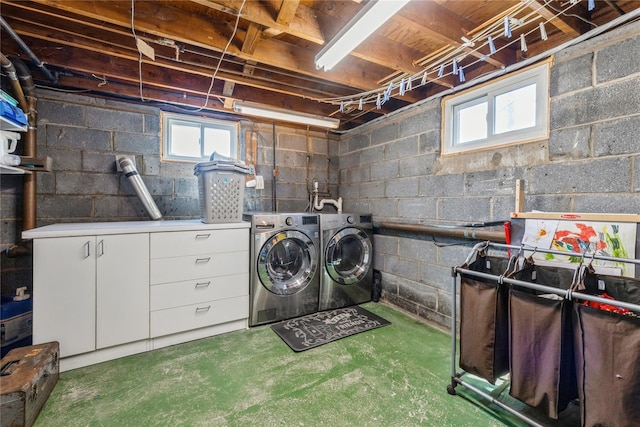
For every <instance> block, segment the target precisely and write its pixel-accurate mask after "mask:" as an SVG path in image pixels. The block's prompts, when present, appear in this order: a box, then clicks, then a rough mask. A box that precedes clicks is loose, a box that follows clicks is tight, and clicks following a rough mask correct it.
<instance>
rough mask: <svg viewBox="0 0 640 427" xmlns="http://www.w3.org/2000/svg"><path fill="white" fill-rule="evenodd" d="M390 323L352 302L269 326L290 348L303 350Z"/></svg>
mask: <svg viewBox="0 0 640 427" xmlns="http://www.w3.org/2000/svg"><path fill="white" fill-rule="evenodd" d="M390 324H391V322H389V321H387V320H385V319H383V318H382V317H380V316H378V315H376V314H373V313H371V312H370V311H368V310H365V309H364V308H362V307H360V306H357V305H354V306H350V307H345V308H339V309H335V310H327V311H321V312H319V313H313V314H309V315H306V316H303V317H297V318H295V319H289V320H284V321H282V322H280V323H276V324H274V325H272V326H271V329H273V330H274V332H275V333H276V334H278V335H279V336H280V338H282V340H283V341H284V342H286V343H287V345H288V346H289V347H291V349H292V350H293V351H304V350H309V349H310V348H314V347H318V346H320V345H323V344H326V343H329V342H331V341H335V340H338V339H340V338H344V337H348V336H350V335H355V334H358V333H360V332H364V331H368V330H370V329H375V328H380V327H382V326H386V325H390Z"/></svg>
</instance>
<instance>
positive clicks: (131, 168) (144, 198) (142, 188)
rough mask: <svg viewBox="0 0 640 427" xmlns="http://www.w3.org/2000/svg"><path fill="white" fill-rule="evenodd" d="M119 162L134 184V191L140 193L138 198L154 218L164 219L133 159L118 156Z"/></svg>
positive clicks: (125, 174)
mask: <svg viewBox="0 0 640 427" xmlns="http://www.w3.org/2000/svg"><path fill="white" fill-rule="evenodd" d="M118 164H119V165H120V168H121V169H122V172H124V176H126V177H127V178H128V180H129V181H130V182H131V185H132V186H133V189H134V191H135V192H136V194H137V195H138V198H139V199H140V201H141V202H142V205H143V206H144V208H145V210H146V211H147V213H148V214H149V216H150V217H151V219H153V220H159V219H162V214H161V213H160V210H159V209H158V206H157V205H156V202H154V201H153V198H152V197H151V194H149V190H148V189H147V186H146V185H144V181H142V178H140V174H139V173H138V170H137V169H136V166H135V165H134V164H133V161H132V160H131V159H130V158H128V157H125V156H122V157H119V158H118Z"/></svg>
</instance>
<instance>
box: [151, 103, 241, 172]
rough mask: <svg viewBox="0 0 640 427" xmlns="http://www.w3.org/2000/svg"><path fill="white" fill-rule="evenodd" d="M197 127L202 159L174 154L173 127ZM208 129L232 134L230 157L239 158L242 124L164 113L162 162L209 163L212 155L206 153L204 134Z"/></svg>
mask: <svg viewBox="0 0 640 427" xmlns="http://www.w3.org/2000/svg"><path fill="white" fill-rule="evenodd" d="M174 124H176V125H186V126H197V127H199V129H200V141H199V143H200V153H201V154H202V155H201V157H193V156H180V155H177V154H171V153H172V142H173V141H172V140H171V127H172V125H174ZM206 129H216V130H225V131H228V132H229V133H230V147H229V152H230V154H231V155H230V157H231V158H233V159H237V158H238V146H239V144H240V141H239V135H240V123H239V122H234V121H228V120H218V119H211V118H207V117H195V116H190V115H186V114H176V113H168V112H164V111H163V112H162V152H161V153H162V154H161V160H162V161H167V162H183V163H199V162H205V161H209V156H210V154H206V153H204V143H203V141H204V134H205V130H206Z"/></svg>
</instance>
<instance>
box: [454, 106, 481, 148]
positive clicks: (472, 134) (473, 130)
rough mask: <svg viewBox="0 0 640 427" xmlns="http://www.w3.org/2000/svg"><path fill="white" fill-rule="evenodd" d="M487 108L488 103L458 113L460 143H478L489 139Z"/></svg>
mask: <svg viewBox="0 0 640 427" xmlns="http://www.w3.org/2000/svg"><path fill="white" fill-rule="evenodd" d="M487 107H488V104H487V102H486V101H484V102H481V103H479V104H475V105H471V106H468V107H463V108H461V109H460V110H459V111H458V115H457V119H458V142H459V143H460V144H464V143H465V142H471V141H477V140H480V139H486V138H487Z"/></svg>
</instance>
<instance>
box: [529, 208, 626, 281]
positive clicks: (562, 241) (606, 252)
mask: <svg viewBox="0 0 640 427" xmlns="http://www.w3.org/2000/svg"><path fill="white" fill-rule="evenodd" d="M538 225H539V224H538ZM547 225H549V224H547ZM553 226H556V224H553ZM538 228H539V227H537V228H535V227H534V228H531V227H529V230H534V231H530V233H533V234H535V230H536V229H538ZM636 230H637V224H636V223H632V222H620V223H610V222H601V221H567V220H560V221H558V222H557V226H556V227H555V231H553V234H552V235H553V238H552V239H547V238H545V239H539V241H541V242H544V244H543V245H532V246H536V247H540V248H542V247H544V248H545V249H552V250H555V251H561V252H577V253H581V254H585V256H584V258H583V257H582V256H576V255H567V256H564V255H557V254H547V253H539V252H535V253H534V259H535V260H541V261H542V260H544V261H548V262H561V263H575V264H578V263H580V262H581V261H584V262H591V261H592V260H591V256H592V255H594V254H595V255H597V256H609V257H616V258H631V259H634V258H635V252H636V251H635V248H636ZM548 232H549V229H548V228H547V229H545V233H548ZM525 234H526V233H525ZM549 234H551V233H549ZM529 240H535V239H531V237H530V238H529ZM593 266H594V267H597V266H603V267H612V268H614V269H616V270H618V269H619V271H620V273H621V274H622V275H623V276H627V277H634V275H635V265H634V264H629V263H624V262H617V261H605V260H598V259H593Z"/></svg>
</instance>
